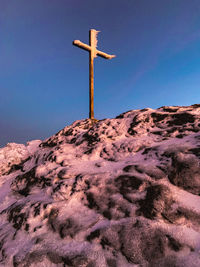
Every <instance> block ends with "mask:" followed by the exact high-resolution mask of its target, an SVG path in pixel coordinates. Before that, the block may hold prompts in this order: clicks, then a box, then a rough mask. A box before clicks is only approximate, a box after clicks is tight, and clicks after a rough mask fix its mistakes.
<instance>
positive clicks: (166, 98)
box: [0, 0, 200, 146]
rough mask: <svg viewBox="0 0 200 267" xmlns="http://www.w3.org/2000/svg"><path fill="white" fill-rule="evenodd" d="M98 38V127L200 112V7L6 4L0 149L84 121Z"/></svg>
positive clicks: (0, 23)
mask: <svg viewBox="0 0 200 267" xmlns="http://www.w3.org/2000/svg"><path fill="white" fill-rule="evenodd" d="M92 28H94V29H96V30H100V31H101V32H100V33H99V35H98V49H100V50H102V51H104V52H107V53H110V54H116V56H117V57H116V58H114V59H112V60H105V59H103V58H96V59H95V117H96V118H98V119H103V118H108V117H110V118H111V117H115V116H117V115H118V114H120V113H122V112H125V111H127V110H130V109H138V108H145V107H150V108H158V107H160V106H163V105H191V104H194V103H200V90H199V89H200V1H199V0H162V1H161V0H151V1H148V0H101V1H95V0H85V1H83V0H29V1H27V0H17V1H16V0H9V1H3V0H0V92H1V97H0V146H3V145H5V144H6V143H7V142H18V143H24V142H26V141H28V140H32V139H44V138H47V137H48V136H50V135H52V134H54V133H55V132H57V131H58V130H60V129H62V128H63V127H65V126H66V125H69V124H71V123H72V122H73V121H75V120H78V119H84V118H87V117H88V52H86V51H84V50H81V49H78V48H77V47H75V46H72V41H73V40H75V39H79V40H81V41H82V42H85V43H88V32H89V29H92Z"/></svg>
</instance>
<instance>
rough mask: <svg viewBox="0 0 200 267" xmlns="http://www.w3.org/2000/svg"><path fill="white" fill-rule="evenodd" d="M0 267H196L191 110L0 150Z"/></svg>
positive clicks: (196, 120) (199, 197) (198, 202)
mask: <svg viewBox="0 0 200 267" xmlns="http://www.w3.org/2000/svg"><path fill="white" fill-rule="evenodd" d="M0 175H1V177H0V214H1V216H0V264H1V266H24V267H25V266H75V267H78V266H85V267H86V266H87V267H96V266H97V267H104V266H105V267H107V266H108V267H114V266H116V267H129V266H142V267H143V266H177V267H179V266H180V267H183V266H190V267H197V266H200V258H199V253H200V105H192V106H189V107H178V106H177V107H161V108H159V109H157V110H153V109H149V108H148V109H143V110H132V111H128V112H126V113H123V114H121V115H119V116H117V117H116V118H115V119H105V120H101V121H98V122H96V123H92V122H91V121H90V120H89V119H87V120H81V121H76V122H74V123H73V124H72V125H70V126H67V127H65V128H64V129H63V130H61V131H60V132H58V133H57V134H55V135H54V136H52V137H50V138H48V139H46V140H44V141H43V142H41V141H32V142H30V143H29V144H27V146H25V145H17V144H9V145H7V146H6V147H5V148H2V149H0Z"/></svg>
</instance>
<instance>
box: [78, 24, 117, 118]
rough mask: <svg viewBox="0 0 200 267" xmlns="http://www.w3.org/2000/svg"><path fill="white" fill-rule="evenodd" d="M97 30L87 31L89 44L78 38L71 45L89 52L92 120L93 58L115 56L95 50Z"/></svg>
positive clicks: (91, 110)
mask: <svg viewBox="0 0 200 267" xmlns="http://www.w3.org/2000/svg"><path fill="white" fill-rule="evenodd" d="M98 33H99V31H96V30H94V29H92V30H90V32H89V42H90V45H87V44H84V43H82V42H81V41H79V40H74V41H73V45H75V46H78V47H80V48H82V49H84V50H87V51H89V52H90V56H89V98H90V101H89V105H90V111H89V118H90V119H92V120H94V58H95V57H97V56H100V57H103V58H106V59H111V58H113V57H115V55H108V54H106V53H104V52H101V51H99V50H97V49H96V48H97V34H98Z"/></svg>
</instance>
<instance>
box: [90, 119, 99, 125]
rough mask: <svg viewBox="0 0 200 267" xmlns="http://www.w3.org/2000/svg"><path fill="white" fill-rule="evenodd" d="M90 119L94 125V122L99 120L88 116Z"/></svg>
mask: <svg viewBox="0 0 200 267" xmlns="http://www.w3.org/2000/svg"><path fill="white" fill-rule="evenodd" d="M90 120H91V123H92V125H94V124H95V123H97V122H98V121H99V120H97V119H95V118H90Z"/></svg>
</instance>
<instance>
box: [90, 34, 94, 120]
mask: <svg viewBox="0 0 200 267" xmlns="http://www.w3.org/2000/svg"><path fill="white" fill-rule="evenodd" d="M89 40H90V46H91V50H90V56H89V83H90V93H89V98H90V99H89V102H90V112H89V118H90V119H94V56H93V51H92V49H94V48H93V47H92V32H91V30H90V33H89Z"/></svg>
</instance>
